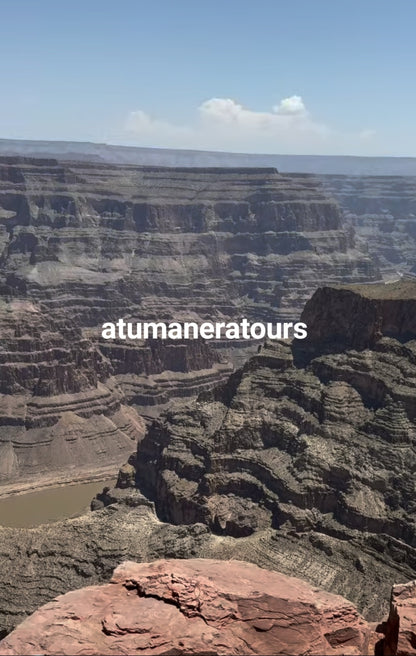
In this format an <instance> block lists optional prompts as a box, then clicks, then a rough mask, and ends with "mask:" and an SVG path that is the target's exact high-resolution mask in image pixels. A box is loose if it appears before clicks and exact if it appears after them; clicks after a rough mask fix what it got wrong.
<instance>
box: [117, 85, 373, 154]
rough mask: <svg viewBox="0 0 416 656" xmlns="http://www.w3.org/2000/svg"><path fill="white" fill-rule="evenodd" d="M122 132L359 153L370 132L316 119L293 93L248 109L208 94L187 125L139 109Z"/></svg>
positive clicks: (153, 138)
mask: <svg viewBox="0 0 416 656" xmlns="http://www.w3.org/2000/svg"><path fill="white" fill-rule="evenodd" d="M125 136H126V139H127V140H128V141H129V142H130V143H135V144H138V145H143V146H158V147H171V148H196V149H210V150H233V151H237V152H238V151H239V152H257V153H295V154H296V153H298V154H300V153H303V154H308V153H328V154H337V153H343V152H345V153H346V152H348V151H350V152H353V151H354V150H355V151H357V154H359V151H360V150H361V148H362V146H363V144H364V145H366V146H367V147H368V144H369V142H371V140H372V139H373V137H374V132H373V131H372V130H369V129H365V130H361V132H358V133H357V134H346V133H342V132H340V131H337V130H335V129H333V128H331V127H330V126H327V125H325V124H324V123H321V122H319V121H317V120H316V119H314V118H313V117H312V116H311V115H310V113H309V111H308V110H307V108H306V106H305V103H304V101H303V99H302V97H301V96H298V95H293V96H289V97H287V98H283V99H282V100H280V102H279V103H278V104H276V105H275V106H274V107H272V109H271V111H256V110H253V109H249V108H248V107H244V106H243V105H242V104H240V103H239V102H237V101H235V100H233V99H232V98H210V99H209V100H205V101H204V102H203V103H202V104H201V105H200V106H199V107H198V109H197V112H196V116H195V119H194V121H193V122H192V123H191V124H190V125H178V124H175V123H172V122H170V121H169V120H162V119H160V118H157V117H152V116H150V115H149V114H147V113H146V112H145V111H143V110H142V109H138V110H135V111H132V112H130V114H129V116H128V117H127V120H126V123H125Z"/></svg>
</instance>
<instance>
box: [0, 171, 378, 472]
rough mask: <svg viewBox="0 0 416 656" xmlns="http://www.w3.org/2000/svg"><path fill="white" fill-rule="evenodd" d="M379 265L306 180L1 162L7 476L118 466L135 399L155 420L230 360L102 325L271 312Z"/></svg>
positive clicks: (224, 372)
mask: <svg viewBox="0 0 416 656" xmlns="http://www.w3.org/2000/svg"><path fill="white" fill-rule="evenodd" d="M375 275H376V272H375V270H374V267H373V265H372V263H371V261H370V259H369V257H368V255H366V254H365V253H363V252H360V251H359V250H357V249H356V247H355V241H354V235H353V233H352V232H351V231H350V230H344V229H343V228H342V226H341V215H340V212H339V210H338V207H337V205H336V204H335V203H333V202H332V201H328V199H327V198H326V197H325V195H324V193H323V192H322V190H321V189H320V188H319V187H318V186H317V185H316V182H314V181H313V180H311V179H309V178H308V177H306V176H282V175H279V174H278V173H277V172H276V171H275V170H274V169H263V170H262V169H228V170H222V169H164V168H152V167H137V166H136V167H135V166H111V165H96V164H91V163H68V162H66V163H60V162H57V161H56V160H52V159H50V160H48V159H45V160H36V159H27V160H24V159H19V158H3V159H1V158H0V322H1V329H2V344H1V350H0V393H1V395H2V396H1V398H0V451H1V452H2V453H3V456H4V457H3V458H2V464H1V468H0V483H1V482H3V483H5V482H7V483H9V482H10V481H13V480H16V482H17V484H18V485H20V484H21V481H22V480H23V479H24V478H25V477H27V476H30V475H32V474H33V475H38V476H39V475H41V474H42V472H46V470H48V471H50V470H51V469H52V470H56V471H57V472H58V471H59V469H62V468H67V467H69V466H73V467H75V468H78V467H82V466H83V465H88V468H89V469H90V468H91V466H93V465H94V462H96V464H97V469H99V467H100V466H101V465H100V463H102V464H109V463H111V462H114V463H116V465H117V466H118V465H119V464H120V463H121V462H122V460H123V459H125V458H126V456H127V455H128V454H129V452H130V451H131V447H132V446H133V444H134V443H135V442H136V441H137V440H138V439H140V437H141V433H142V431H141V430H139V429H138V425H139V424H140V419H139V417H138V416H137V415H136V416H135V415H134V413H133V412H132V410H131V409H130V410H126V409H125V406H126V404H128V405H132V406H135V408H136V410H137V411H138V412H139V413H140V414H142V415H144V416H145V417H146V418H148V419H150V418H151V417H152V416H153V415H154V414H155V413H156V412H157V410H156V408H157V407H158V406H162V407H164V406H167V404H168V403H169V401H170V400H171V399H172V398H174V397H185V396H195V395H196V394H198V393H199V392H202V391H203V390H207V389H209V388H211V387H212V386H214V385H215V384H218V383H220V382H221V381H223V380H225V379H226V377H227V376H228V374H229V373H230V371H231V370H232V364H231V362H227V360H226V358H225V357H224V352H223V353H221V352H220V350H219V349H218V348H217V349H213V348H211V347H210V346H207V345H205V344H203V343H202V342H188V343H186V342H183V343H173V342H171V343H163V344H162V343H160V342H157V341H147V342H146V343H143V342H140V343H135V342H130V343H126V342H122V341H119V342H117V341H116V342H111V341H105V340H103V339H101V324H102V322H105V321H111V320H117V319H118V318H120V317H124V318H126V319H131V320H132V321H134V320H142V321H143V320H151V319H157V320H158V321H164V320H166V321H167V320H171V319H174V320H185V319H193V320H197V321H202V320H204V319H209V320H215V319H237V318H240V317H242V316H243V315H246V316H247V317H253V318H255V319H256V320H262V319H266V318H268V319H274V320H276V313H277V312H279V313H280V314H281V316H282V318H284V317H285V316H294V315H295V314H296V313H297V312H298V310H299V309H300V305H301V304H302V303H303V301H304V299H306V298H307V297H308V295H309V293H310V291H311V290H312V289H313V288H314V287H315V286H316V285H317V283H318V281H322V280H328V281H342V280H345V279H349V280H356V281H360V280H365V279H368V278H371V277H374V276H375ZM216 346H217V347H221V346H224V344H221V343H219V344H217V345H216ZM236 346H239V347H241V344H238V345H236ZM245 346H246V347H247V350H249V348H251V346H250V345H249V344H247V345H245ZM234 350H235V351H238V352H239V355H234V354H231V355H232V357H231V360H232V361H233V362H235V361H238V360H241V359H243V357H244V354H243V352H244V351H245V350H246V349H245V348H243V349H241V348H238V349H234ZM132 442H133V444H132ZM57 476H58V474H57Z"/></svg>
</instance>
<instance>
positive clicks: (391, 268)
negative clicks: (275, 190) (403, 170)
mask: <svg viewBox="0 0 416 656" xmlns="http://www.w3.org/2000/svg"><path fill="white" fill-rule="evenodd" d="M320 180H321V181H322V184H323V187H324V189H325V190H326V191H327V193H328V195H330V196H331V197H333V198H334V199H336V200H337V201H338V203H339V204H340V207H341V209H342V210H343V213H344V217H345V222H346V224H349V225H351V226H353V227H354V229H355V231H356V233H357V235H358V236H359V237H361V238H362V239H363V240H364V241H365V243H366V244H368V250H369V253H370V254H371V255H372V256H373V257H374V258H376V259H377V261H378V263H379V266H380V269H381V271H382V272H383V273H384V274H385V275H386V276H395V275H396V274H397V271H408V270H409V269H411V268H413V267H414V263H415V258H416V178H415V177H414V176H412V175H409V176H406V177H405V176H401V175H395V176H386V175H385V176H381V175H374V176H368V175H362V176H346V175H325V176H321V177H320Z"/></svg>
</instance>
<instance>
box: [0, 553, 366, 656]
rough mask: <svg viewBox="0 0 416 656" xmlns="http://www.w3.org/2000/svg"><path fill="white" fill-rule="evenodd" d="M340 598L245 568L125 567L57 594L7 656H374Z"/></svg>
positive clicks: (165, 563) (205, 563)
mask: <svg viewBox="0 0 416 656" xmlns="http://www.w3.org/2000/svg"><path fill="white" fill-rule="evenodd" d="M370 637H371V630H370V627H369V625H368V624H367V623H366V622H365V621H364V620H363V619H362V618H361V617H360V616H359V614H358V612H357V610H356V609H355V607H354V606H353V605H352V604H351V603H350V602H348V601H346V600H345V599H343V598H342V597H339V596H337V595H333V594H329V593H327V592H323V591H321V590H318V589H317V588H312V587H311V586H310V585H308V584H307V583H304V582H303V581H301V580H299V579H295V578H289V577H287V576H284V575H283V574H279V573H277V572H270V571H267V570H263V569H260V568H259V567H257V566H255V565H252V564H249V563H244V562H240V561H228V562H226V563H225V562H221V561H216V560H205V559H194V560H160V561H156V562H153V563H150V564H148V563H144V564H137V563H133V562H125V563H123V564H121V565H120V566H119V567H117V569H116V570H115V571H114V575H113V578H112V580H111V583H109V584H106V585H102V586H91V587H89V588H84V589H81V590H76V591H74V592H69V593H67V594H65V595H62V596H60V597H57V598H56V599H55V600H54V601H52V602H50V603H48V604H46V605H45V606H43V607H42V608H40V609H39V610H38V611H36V612H35V613H34V614H33V615H32V616H31V617H29V618H28V619H27V620H25V621H24V622H23V623H22V624H21V625H20V626H19V627H18V628H17V629H16V630H15V631H13V632H12V633H11V634H10V635H9V636H8V637H7V638H5V639H4V640H3V641H2V642H1V643H0V654H3V655H6V654H34V653H38V654H40V653H41V654H132V653H138V652H140V653H142V654H150V653H151V654H206V655H215V654H274V655H276V654H299V655H300V654H367V653H368V649H369V640H370Z"/></svg>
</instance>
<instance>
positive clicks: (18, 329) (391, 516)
mask: <svg viewBox="0 0 416 656" xmlns="http://www.w3.org/2000/svg"><path fill="white" fill-rule="evenodd" d="M0 150H1V148H0ZM81 159H82V158H81ZM79 160H80V158H78V161H76V160H75V158H70V157H69V158H68V159H66V160H65V161H64V160H58V159H53V158H50V159H37V158H28V157H16V156H12V155H9V156H6V157H0V332H1V347H0V496H1V495H2V496H7V495H13V494H15V493H21V492H24V491H30V490H32V491H33V490H37V489H39V488H48V487H50V489H51V490H53V486H54V485H56V484H63V483H74V482H76V481H79V482H81V481H93V480H97V478H100V477H101V478H102V479H103V480H104V478H112V477H113V476H114V474H115V472H116V471H117V470H118V469H119V468H120V469H119V475H118V481H117V484H116V485H115V487H109V486H107V487H105V488H104V489H103V490H102V492H100V493H98V494H97V496H96V497H95V498H94V499H93V501H92V504H91V507H92V509H93V510H92V511H91V512H88V513H84V514H82V515H81V516H78V517H73V518H70V519H65V520H61V521H58V522H54V523H50V524H45V525H40V526H34V527H33V528H12V527H0V569H1V577H2V592H1V595H0V635H1V636H5V635H6V634H8V633H9V632H10V631H12V630H13V629H14V628H15V627H16V626H17V625H19V623H20V622H21V621H22V620H24V619H25V618H26V617H27V616H28V615H29V614H30V613H32V612H34V611H36V609H38V608H39V607H40V606H41V605H42V604H49V603H50V602H51V600H53V599H54V598H55V597H56V596H57V595H60V594H62V593H67V592H69V591H71V590H72V591H78V590H80V592H79V593H78V592H74V593H70V594H75V597H74V599H79V600H80V602H81V603H82V599H83V596H82V595H83V594H84V591H83V590H81V589H82V588H85V586H94V588H93V589H91V592H88V593H85V594H87V595H90V594H91V595H95V594H96V593H97V594H98V595H99V596H100V595H101V592H100V590H103V591H104V588H105V586H107V587H108V586H110V587H109V588H108V590H110V588H111V590H114V589H115V586H117V585H118V586H121V587H123V585H124V584H123V583H122V582H121V580H119V579H117V581H115V582H113V583H108V581H110V579H111V577H112V575H113V571H114V569H115V568H116V567H117V566H119V565H120V563H122V562H125V561H135V562H136V565H134V567H133V564H131V567H133V569H134V568H137V567H144V568H146V567H147V568H150V569H151V568H152V565H151V563H152V562H153V561H160V559H164V560H163V561H162V562H164V563H165V564H166V562H167V563H168V566H169V567H171V562H170V560H169V559H191V560H189V568H190V569H188V570H187V569H186V568H187V567H188V565H187V564H184V565H183V567H184V568H185V570H186V571H183V572H182V573H181V576H183V577H185V578H186V577H187V576H190V577H191V579H192V580H194V579H195V576H203V573H202V570H198V572H199V573H198V574H195V571H194V572H193V573H192V571H191V569H192V567H193V564H192V559H198V561H199V559H203V561H199V562H204V563H206V564H207V563H208V562H211V561H212V562H214V561H215V562H217V565H216V566H215V567H217V568H218V569H217V570H216V577H217V580H220V579H221V577H223V578H224V574H222V573H221V572H222V571H223V570H224V565H225V563H224V561H225V562H226V563H227V567H231V564H232V563H234V561H244V562H245V563H251V564H252V565H250V567H251V566H252V567H254V566H257V567H260V568H263V569H262V570H261V571H264V569H266V570H268V573H267V576H269V575H270V576H276V577H279V576H280V577H285V576H289V577H293V576H296V577H299V578H300V579H302V581H300V580H298V583H296V584H294V585H296V586H298V587H297V588H296V589H297V590H301V589H302V590H305V589H306V588H302V586H312V587H313V588H316V587H319V589H320V592H319V593H318V592H316V594H317V595H318V596H319V595H328V594H329V593H330V594H331V595H333V594H336V595H342V597H343V598H344V599H343V601H342V604H344V606H343V608H344V607H348V609H349V610H348V612H347V615H348V617H352V616H354V618H355V620H354V622H355V621H357V622H358V623H359V624H360V626H361V627H364V629H363V631H364V634H361V633H358V634H354V635H359V636H361V637H359V640H361V642H360V643H359V644H358V643H357V644H355V643H354V645H353V648H354V649H356V651H355V652H354V651H351V653H365V649H366V648H367V647H366V646H365V645H371V649H373V647H374V648H375V641H381V642H380V644H379V646H378V649H379V650H380V649H381V646H382V647H383V649H384V650H388V649H389V650H390V651H384V652H383V653H386V654H387V653H391V654H393V653H396V651H397V650H398V649H399V647H400V644H403V645H404V646H403V651H402V652H400V653H411V652H408V651H406V649H407V650H409V649H410V647H409V644H410V646H411V641H412V640H413V638H412V635H413V634H412V631H413V628H412V621H410V620H409V626H408V629H406V631H407V634H406V635H407V636H408V637H407V638H406V635H404V634H403V635H402V637H401V638H400V640H402V643H400V640H399V642H397V640H396V638H397V635H396V633H397V631H396V629H397V614H398V613H401V612H402V611H401V610H400V608H401V606H400V604H402V603H403V604H404V605H406V604H407V603H408V606H409V608H410V607H412V604H413V601H412V600H413V597H414V594H413V592H412V590H413V589H411V585H410V584H408V583H407V582H408V581H409V580H411V579H414V578H415V572H416V516H415V512H416V506H415V502H414V495H415V488H414V481H413V478H414V476H413V474H414V471H415V469H416V460H415V443H416V442H415V440H416V414H415V408H416V398H415V394H416V392H415V390H416V378H415V374H414V372H415V364H416V360H415V358H416V319H415V317H416V282H415V281H413V280H412V279H411V278H410V275H411V273H412V269H413V268H414V261H416V260H415V254H416V243H415V241H414V239H415V237H414V235H415V233H414V227H413V226H414V218H415V212H414V210H415V202H416V201H415V198H416V194H415V178H411V177H403V176H402V177H400V176H396V177H394V176H389V175H387V176H379V177H374V176H372V177H363V176H361V177H359V176H354V175H348V176H345V175H324V174H319V171H318V172H317V175H315V176H311V175H305V174H302V173H282V172H277V171H276V170H275V169H274V168H272V167H269V168H262V169H261V168H243V167H241V166H238V167H237V166H230V167H228V168H223V169H220V168H215V167H214V168H185V167H183V168H175V169H173V168H168V167H164V166H160V165H158V166H143V165H138V164H136V163H124V164H118V165H116V164H113V163H111V162H106V161H102V160H99V159H98V160H97V161H90V160H89V159H88V158H87V157H86V158H85V159H84V160H83V161H79ZM318 174H319V175H318ZM402 274H405V275H404V277H403V278H402V279H401V280H397V279H398V278H400V276H401V275H402ZM409 274H410V275H409ZM406 277H408V279H405V278H406ZM381 278H384V279H385V280H386V281H387V282H388V284H384V283H377V281H378V280H380V279H381ZM395 279H396V282H390V281H393V280H395ZM346 283H348V285H347V284H346ZM351 283H354V284H351ZM367 283H371V284H367ZM302 308H304V309H303V312H302ZM301 312H302V313H301ZM242 317H246V318H247V319H249V320H252V321H263V322H265V321H272V322H276V321H285V320H288V321H293V320H299V319H300V320H301V321H303V322H305V323H306V324H307V325H308V338H307V339H306V340H294V342H293V343H287V342H266V343H265V344H264V345H263V346H261V348H260V349H258V343H251V342H247V341H244V340H241V341H239V342H234V341H233V343H232V345H230V342H227V341H226V340H225V339H218V340H214V341H212V342H210V343H206V342H204V341H202V340H163V341H162V340H158V339H149V340H117V339H116V340H105V339H102V337H101V325H102V323H103V322H106V321H117V320H118V319H119V318H124V319H125V320H128V321H132V322H134V321H152V320H153V321H155V320H158V321H164V322H169V321H172V320H175V321H180V322H183V321H196V322H198V323H200V322H203V321H233V320H234V321H239V320H240V319H241V318H242ZM68 489H69V488H68ZM166 559H167V560H166ZM172 562H175V561H172ZM140 563H141V564H142V565H140ZM145 563H150V565H145ZM181 566H182V565H181ZM240 566H241V567H243V568H244V567H245V565H244V563H240V564H239V565H236V568H237V569H236V571H235V576H238V567H240ZM247 566H248V565H247ZM123 567H124V566H123ZM175 567H176V566H175ZM178 567H179V566H178ZM201 567H203V566H202V565H201ZM207 567H208V564H207ZM116 571H117V570H116ZM134 571H135V572H136V570H134ZM143 571H144V570H143ZM146 571H150V570H146ZM230 572H231V569H230ZM114 576H116V575H114ZM256 576H258V577H261V576H262V575H261V574H259V573H257V574H256ZM276 581H277V579H276ZM281 581H283V579H281ZM101 584H105V585H103V587H102V588H97V587H96V586H99V585H101ZM280 585H289V584H288V583H287V582H285V583H281V584H280ZM409 585H410V587H409ZM392 586H395V588H393V590H396V592H394V595H396V597H397V603H396V601H395V602H394V604H395V605H394V606H393V605H392V604H393V602H391V603H390V601H391V600H390V596H391V590H392ZM406 586H407V587H406ZM217 587H218V586H217ZM126 590H127V588H125V587H124V588H123V590H122V591H121V592H120V594H125V591H126ZM409 590H410V591H409ZM127 592H129V590H127ZM78 594H79V595H80V596H79V597H78V596H77V595H78ZM103 594H104V597H105V595H106V594H107V593H106V592H103ZM117 594H118V593H117ZM163 594H165V593H163ZM227 594H228V593H226V595H227ZM308 594H312V593H311V592H309V593H308ZM313 594H315V592H313ZM394 595H393V596H394ZM412 595H413V596H412ZM162 596H163V595H162ZM110 597H111V594H110ZM396 597H395V598H396ZM399 597H400V599H399ZM325 598H326V599H328V597H325ZM85 599H89V600H90V601H91V603H93V604H94V603H95V602H94V601H93V597H86V598H85ZM407 599H408V600H409V601H408V602H407V601H406V600H407ZM346 600H348V601H346ZM90 601H86V602H85V603H87V604H88V603H90ZM332 602H334V600H333V599H332ZM332 602H331V603H332ZM59 603H61V602H59ZM62 603H66V601H65V600H64V601H63V602H62ZM140 603H141V602H140ZM152 603H153V602H152ZM273 603H274V602H273ZM276 603H277V602H276ZM279 603H280V602H279ZM334 603H335V602H334ZM337 603H338V602H337ZM339 603H341V602H339ZM345 604H346V605H347V606H345ZM165 605H166V604H164V603H163V610H164V611H165V610H167V611H171V610H172V609H169V608H168V609H165V608H164V606H165ZM335 606H336V603H335ZM63 607H64V608H66V606H63ZM48 608H50V609H52V610H53V609H56V608H57V604H56V602H52V606H50V607H49V606H48ZM146 608H147V606H143V611H144V612H147V611H146V610H145V609H146ZM406 608H407V607H406ZM39 613H41V616H42V613H43V610H42V609H40V610H39ZM48 613H49V615H48V617H49V620H50V618H51V617H52V616H51V615H50V611H49V610H48ZM99 613H101V610H99ZM388 613H390V615H389V619H388V620H387V623H386V624H385V625H383V626H384V628H383V630H382V631H381V633H380V632H379V634H378V635H377V636H376V635H375V634H374V626H373V625H372V624H371V623H373V622H376V621H377V622H380V621H381V619H382V618H385V617H387V615H388ZM409 613H410V611H409V610H408V609H407V610H406V617H409ZM402 616H403V617H404V615H403V613H402ZM98 617H99V619H98V620H97V618H96V619H95V620H94V622H96V620H97V621H98V625H100V626H101V621H102V620H103V617H104V616H103V615H102V613H101V615H99V616H98ZM49 620H48V621H49ZM127 620H128V618H127ZM127 620H126V621H127ZM31 621H32V620H31V618H29V619H28V620H27V622H29V623H30V622H31ZM273 621H274V620H273ZM294 621H295V620H294ZM42 622H43V620H42ZM296 622H297V620H296ZM296 622H295V624H296ZM369 623H370V624H369ZM353 624H354V623H353ZM98 625H97V623H95V624H94V627H95V628H93V629H91V630H92V631H93V634H91V635H94V636H96V637H97V636H98V633H97V631H98V630H99V629H97V626H98ZM25 626H27V625H26V624H25V623H24V624H22V631H24V630H25V629H24V627H25ZM31 626H32V625H30V624H29V627H31ZM42 626H44V627H45V626H49V627H51V626H52V625H51V624H49V625H42ZM123 626H124V625H123ZM279 626H280V625H279ZM354 626H355V625H354ZM403 626H404V621H403ZM126 627H127V629H126V631H125V632H124V634H123V635H124V636H128V635H129V632H130V628H129V625H128V624H126ZM281 628H282V627H281V626H280V629H279V630H281ZM350 628H351V627H350V626H347V625H345V626H344V628H342V630H340V633H337V635H338V636H339V635H341V636H343V635H344V634H345V632H346V634H347V635H350ZM19 630H20V629H17V631H19ZM30 630H32V629H30ZM88 630H89V629H88ZM331 630H332V629H331V627H329V628H328V631H327V633H328V634H330V632H331ZM48 631H49V629H48ZM149 631H150V634H151V635H153V633H152V631H154V630H153V628H150V629H149ZM335 631H336V632H337V631H338V629H335ZM117 632H118V629H115V630H114V632H113V633H111V632H110V633H111V635H112V636H115V635H116V636H120V635H121V633H123V632H121V633H120V634H119V633H117ZM140 632H141V628H140V627H139V633H140ZM261 632H263V628H262V629H261V631H260V633H261ZM266 633H267V635H268V636H269V637H270V636H271V635H272V634H271V633H270V632H269V628H267V631H266ZM21 635H24V633H22V634H21ZM88 635H90V634H88ZM88 635H86V638H85V639H86V641H87V643H88V640H89V639H90V637H91V635H90V637H88ZM51 636H52V630H51ZM383 636H384V637H383ZM409 636H410V637H409ZM101 637H102V636H101V634H100V640H101ZM214 637H215V636H214ZM260 637H261V636H260ZM260 637H259V635H257V634H256V636H255V635H254V633H251V634H250V636H249V637H247V639H250V640H253V641H254V642H255V640H256V639H260ZM263 637H264V638H265V639H266V637H267V636H263ZM191 638H192V639H195V640H196V642H194V645H193V647H192V645H191V647H192V648H193V649H197V647H196V646H195V645H198V644H199V643H198V642H197V635H196V633H195V634H190V641H191V642H192V640H191ZM13 639H14V638H13V634H12V635H11V636H10V640H13ZM97 639H98V638H97ZM112 639H113V638H111V640H112ZM152 639H153V638H152ZM198 639H199V638H198ZM20 640H21V639H20ZM51 640H52V642H53V637H51ZM105 640H106V638H105ZM111 640H110V641H109V642H108V643H106V644H107V646H110V645H111V644H113V643H112V642H111ZM119 640H124V638H120V637H116V643H117V645H119V644H121V643H119V642H118V641H119ZM342 640H343V639H341V642H342ZM406 640H407V643H406V644H405V642H406ZM52 642H51V643H50V644H51V645H52ZM87 643H86V644H87ZM116 643H114V644H116ZM4 644H5V645H6V646H7V644H10V645H11V646H10V649H11V650H12V651H9V652H7V653H17V651H18V650H19V649H22V644H23V643H22V641H20V642H17V643H15V646H14V647H13V643H12V642H10V643H7V642H6V643H4ZM74 644H75V643H74ZM100 644H101V643H100ZM126 644H127V643H126ZM230 644H231V643H230ZM262 644H263V643H262ZM264 644H266V643H264ZM334 644H335V643H334ZM16 645H18V646H16ZM39 645H40V643H39ZM317 645H318V646H317V650H318V651H319V649H321V648H322V644H321V643H319V642H317ZM398 645H399V647H398ZM263 646H264V645H263ZM344 646H345V645H344ZM55 647H56V645H55ZM191 647H189V648H191ZM43 648H44V647H42V649H43ZM50 648H51V649H52V647H50ZM273 648H274V647H273ZM342 648H343V647H342ZM342 648H341V647H340V649H342ZM401 648H402V647H400V649H401ZM13 649H15V650H17V651H16V652H14V651H13ZM215 649H217V647H213V651H212V653H220V652H218V649H217V651H215ZM271 649H272V648H271ZM299 649H300V648H299ZM302 649H303V647H302ZM334 649H335V647H334ZM52 650H53V649H52ZM363 650H364V651H363ZM45 653H46V652H45ZM62 653H65V652H64V651H63V652H62ZM183 653H192V651H190V652H189V651H187V652H185V651H184V652H183ZM235 653H241V652H238V651H236V652H235ZM270 653H272V651H271V652H270ZM299 653H301V650H300V651H299ZM302 653H303V652H302ZM334 653H345V652H342V651H341V652H337V651H334ZM377 653H382V652H381V651H379V652H377Z"/></svg>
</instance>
